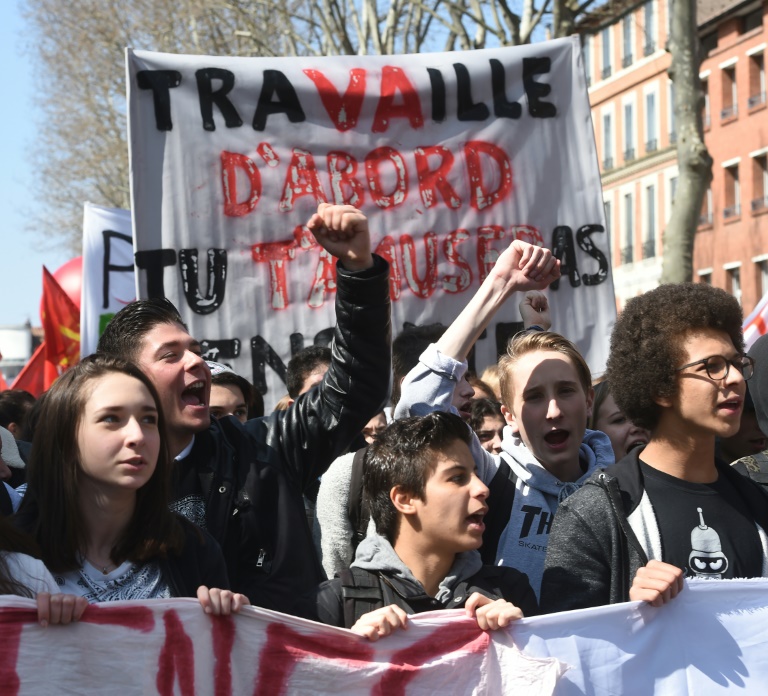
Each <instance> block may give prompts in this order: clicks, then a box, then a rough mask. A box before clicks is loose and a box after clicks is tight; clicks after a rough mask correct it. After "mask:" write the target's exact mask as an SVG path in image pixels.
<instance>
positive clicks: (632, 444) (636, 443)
mask: <svg viewBox="0 0 768 696" xmlns="http://www.w3.org/2000/svg"><path fill="white" fill-rule="evenodd" d="M647 444H648V440H635V441H634V442H630V443H629V446H628V447H627V454H629V453H630V452H631V451H632V450H633V449H637V448H638V447H645V446H646V445H647Z"/></svg>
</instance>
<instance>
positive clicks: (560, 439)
mask: <svg viewBox="0 0 768 696" xmlns="http://www.w3.org/2000/svg"><path fill="white" fill-rule="evenodd" d="M569 435H570V433H569V432H568V431H567V430H560V429H559V428H558V429H557V430H550V431H549V432H548V433H547V434H546V435H545V436H544V441H545V442H546V443H547V444H548V445H550V446H552V447H561V446H562V445H564V444H565V442H566V440H568V437H569Z"/></svg>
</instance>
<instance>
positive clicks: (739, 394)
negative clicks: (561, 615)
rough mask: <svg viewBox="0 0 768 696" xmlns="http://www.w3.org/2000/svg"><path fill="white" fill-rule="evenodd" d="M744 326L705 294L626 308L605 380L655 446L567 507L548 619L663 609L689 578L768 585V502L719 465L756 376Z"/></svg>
mask: <svg viewBox="0 0 768 696" xmlns="http://www.w3.org/2000/svg"><path fill="white" fill-rule="evenodd" d="M741 322H742V315H741V308H740V307H739V304H738V302H737V301H736V300H735V299H734V298H733V297H732V296H731V295H729V294H728V293H726V292H725V291H723V290H720V289H717V288H713V287H711V286H709V285H705V284H702V283H696V284H692V283H687V284H682V285H662V286H661V287H659V288H656V289H655V290H652V291H650V292H648V293H646V294H645V295H642V296H640V297H635V298H633V299H631V300H630V301H629V302H628V303H627V305H626V307H625V308H624V310H623V312H622V313H621V315H620V317H619V319H618V321H617V323H616V325H615V327H614V330H613V335H612V336H611V353H610V357H609V359H608V374H607V376H608V380H609V382H610V384H611V392H612V394H613V396H614V399H615V400H616V404H617V405H618V407H619V408H620V409H621V410H622V411H623V412H624V413H625V414H626V415H627V417H628V418H629V419H630V420H632V421H633V422H635V423H637V424H638V425H639V426H640V427H644V428H647V429H648V430H649V431H650V433H651V438H650V441H649V443H648V445H647V446H646V447H645V449H642V450H639V449H635V450H633V451H632V452H630V453H629V454H628V455H627V456H626V457H624V458H623V459H622V460H621V461H620V462H618V463H617V464H616V465H615V466H612V467H608V468H607V469H605V470H600V471H597V472H595V474H594V475H593V476H592V477H591V478H590V480H589V481H587V483H586V484H585V485H584V486H583V488H582V489H581V490H579V491H578V492H576V493H574V494H573V495H572V496H571V497H570V498H568V500H566V501H564V502H563V503H562V504H561V505H560V508H559V509H558V511H557V515H556V516H555V521H554V523H553V525H552V531H551V533H550V537H549V548H548V550H547V559H546V567H545V571H544V580H543V584H542V590H541V604H542V609H543V610H545V611H547V612H553V611H564V610H567V609H577V608H582V607H591V606H598V605H602V604H609V603H615V602H624V601H627V600H645V601H648V602H651V603H652V604H654V605H655V606H659V605H661V604H663V603H665V602H667V601H669V600H670V599H672V598H673V597H675V596H676V595H677V593H678V592H679V591H680V590H681V589H682V587H683V577H684V576H685V577H698V578H750V577H761V576H767V575H768V562H767V561H768V538H766V533H765V530H766V529H768V504H767V503H768V499H766V497H765V494H764V493H763V491H762V490H760V488H759V487H758V486H757V485H756V484H755V483H753V482H752V481H750V480H749V479H747V478H746V477H743V476H741V474H739V473H738V472H736V471H734V470H733V469H732V468H731V467H730V466H728V465H727V464H726V463H724V462H720V461H717V460H716V458H715V438H716V437H730V436H732V435H733V434H734V433H736V432H737V431H738V429H739V419H740V417H741V412H742V408H743V404H744V392H745V389H746V382H745V380H747V379H749V378H750V377H751V376H752V369H753V361H752V359H751V358H749V357H747V356H745V355H744V339H743V336H742V332H741Z"/></svg>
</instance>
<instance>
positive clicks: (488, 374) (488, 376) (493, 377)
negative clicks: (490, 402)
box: [480, 363, 501, 401]
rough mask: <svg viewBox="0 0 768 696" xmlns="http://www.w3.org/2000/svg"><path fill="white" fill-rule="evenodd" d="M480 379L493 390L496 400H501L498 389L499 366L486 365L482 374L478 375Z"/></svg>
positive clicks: (499, 389) (495, 364) (496, 364)
mask: <svg viewBox="0 0 768 696" xmlns="http://www.w3.org/2000/svg"><path fill="white" fill-rule="evenodd" d="M480 379H481V380H483V382H485V383H486V384H487V385H488V386H489V387H490V388H491V389H493V395H494V396H495V397H496V400H497V401H499V400H501V388H500V387H499V365H498V363H494V364H493V365H488V367H486V368H485V370H483V374H482V375H480Z"/></svg>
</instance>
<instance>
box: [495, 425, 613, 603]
mask: <svg viewBox="0 0 768 696" xmlns="http://www.w3.org/2000/svg"><path fill="white" fill-rule="evenodd" d="M501 448H502V453H501V457H502V459H504V461H506V462H507V464H509V466H510V468H511V469H512V471H513V472H514V473H515V475H516V476H517V485H516V489H515V500H514V503H513V505H512V513H511V514H510V518H509V524H508V525H507V526H506V528H505V529H504V531H503V532H502V534H501V538H500V539H499V548H498V551H497V552H496V565H504V566H513V567H514V568H517V569H518V570H520V571H522V572H523V573H525V574H526V575H527V576H528V579H529V580H530V582H531V587H533V590H534V592H535V593H536V597H537V598H538V596H539V590H540V588H541V576H542V573H543V571H544V559H545V557H546V554H547V539H548V538H549V530H550V527H551V526H552V520H553V518H554V516H555V512H556V511H557V506H558V505H559V504H560V502H561V501H563V500H565V499H566V498H567V497H568V496H569V495H571V493H573V492H575V491H577V490H578V489H579V488H581V486H582V484H583V483H584V482H585V481H586V480H587V479H588V478H589V477H590V475H591V474H592V471H593V470H594V469H595V468H596V467H599V466H603V467H604V466H609V465H611V464H613V461H614V457H613V448H612V447H611V441H610V440H609V439H608V436H607V435H605V434H604V433H602V432H600V431H597V430H587V431H586V432H585V434H584V439H583V440H582V442H581V448H580V450H579V460H580V462H581V465H582V469H583V470H584V474H583V475H582V476H581V478H580V479H578V480H577V481H574V482H564V481H560V480H559V479H557V478H555V477H554V476H553V475H552V474H550V473H549V472H548V471H547V470H546V469H545V468H544V467H543V466H542V465H541V463H540V462H539V461H538V460H537V459H536V458H535V457H534V456H533V453H532V452H531V451H530V450H529V449H528V448H527V447H526V446H525V444H524V443H523V441H522V440H521V439H520V438H518V437H516V436H514V435H513V434H512V429H511V428H509V427H508V426H507V427H506V428H504V439H503V440H502V443H501Z"/></svg>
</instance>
